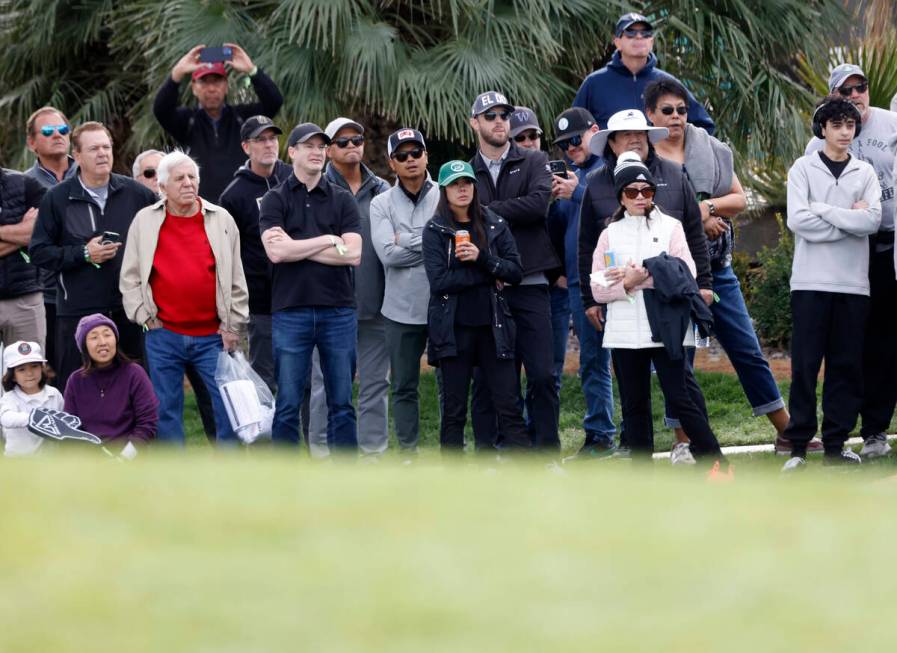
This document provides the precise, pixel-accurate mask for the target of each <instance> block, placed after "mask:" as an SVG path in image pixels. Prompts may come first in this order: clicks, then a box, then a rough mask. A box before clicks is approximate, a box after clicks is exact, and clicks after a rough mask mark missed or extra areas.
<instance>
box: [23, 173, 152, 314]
mask: <svg viewBox="0 0 897 653" xmlns="http://www.w3.org/2000/svg"><path fill="white" fill-rule="evenodd" d="M156 201H158V200H157V198H156V196H155V194H154V193H153V192H152V191H151V190H150V189H149V188H146V187H145V186H141V185H140V184H138V183H137V182H136V181H134V180H133V179H131V178H130V177H124V176H122V175H112V178H111V179H110V180H109V196H108V198H107V199H106V208H105V210H101V209H100V206H99V204H97V203H96V201H94V199H93V198H91V197H90V195H88V194H87V191H86V190H84V187H83V186H82V185H81V177H80V175H75V176H74V177H72V178H71V179H66V180H65V181H63V182H61V183H59V184H58V185H56V186H54V187H53V188H51V189H50V190H48V191H47V194H46V195H44V199H43V201H42V202H41V205H40V210H39V212H38V216H37V222H36V223H35V225H34V233H33V234H32V236H31V248H30V249H29V253H30V254H31V260H32V262H33V263H34V264H35V265H38V266H40V267H42V268H44V269H47V270H50V271H51V272H53V273H54V274H56V282H57V283H56V314H57V315H63V316H81V315H88V314H90V313H97V312H101V311H109V310H112V309H114V308H121V292H120V291H119V289H118V274H119V271H120V270H121V259H122V256H123V254H124V243H125V240H126V238H127V235H128V229H129V228H130V227H131V221H132V220H133V219H134V216H135V215H136V214H137V211H139V210H140V209H142V208H143V207H144V206H149V205H150V204H153V203H155V202H156ZM104 231H115V232H117V233H119V234H121V240H122V247H121V248H119V250H118V253H117V254H116V255H115V258H113V259H111V260H109V261H106V262H105V263H103V264H102V265H100V267H96V266H94V265H93V263H91V262H89V261H87V260H85V259H84V246H85V245H86V244H87V241H88V240H90V239H91V238H93V237H94V236H99V235H100V234H101V233H103V232H104Z"/></svg>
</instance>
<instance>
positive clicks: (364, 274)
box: [324, 163, 389, 320]
mask: <svg viewBox="0 0 897 653" xmlns="http://www.w3.org/2000/svg"><path fill="white" fill-rule="evenodd" d="M324 174H326V175H327V179H329V180H330V181H332V182H333V183H334V184H336V185H337V186H340V187H342V188H345V189H346V190H347V191H349V192H350V193H351V192H352V189H351V188H349V184H348V183H347V182H346V180H345V179H343V176H342V175H341V174H340V173H339V172H337V170H336V168H335V167H334V166H333V164H332V163H328V164H327V170H326V171H325V173H324ZM361 180H362V181H361V187H360V188H359V189H358V193H357V194H355V203H356V204H358V213H359V215H360V217H361V264H360V265H359V266H358V267H357V268H355V269H354V278H355V303H356V305H357V306H358V319H359V320H372V319H374V318H375V317H377V316H378V315H379V314H380V306H381V305H382V304H383V266H382V265H380V261H379V260H378V259H377V255H376V254H375V253H374V248H373V246H372V244H371V218H370V206H371V200H373V199H374V198H375V197H376V196H377V195H379V194H380V193H382V192H384V191H386V190H388V189H389V183H388V182H387V181H386V180H385V179H381V178H380V177H378V176H377V175H375V174H374V173H373V172H372V171H371V169H370V168H368V167H367V166H366V165H364V164H363V163H362V164H361Z"/></svg>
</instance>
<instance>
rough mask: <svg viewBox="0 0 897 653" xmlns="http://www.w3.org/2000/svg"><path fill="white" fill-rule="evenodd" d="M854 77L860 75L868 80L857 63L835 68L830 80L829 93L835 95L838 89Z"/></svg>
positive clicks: (844, 64) (843, 64)
mask: <svg viewBox="0 0 897 653" xmlns="http://www.w3.org/2000/svg"><path fill="white" fill-rule="evenodd" d="M853 75H859V76H860V77H862V78H863V79H866V73H864V72H863V69H862V68H860V67H859V66H857V65H856V64H855V63H842V64H841V65H840V66H835V68H834V70H832V74H831V75H829V78H828V92H829V93H833V92H834V91H835V89H836V88H838V87H839V86H841V84H843V83H844V80H846V79H847V78H848V77H852V76H853Z"/></svg>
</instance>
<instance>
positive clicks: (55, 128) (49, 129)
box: [40, 94, 849, 138]
mask: <svg viewBox="0 0 897 653" xmlns="http://www.w3.org/2000/svg"><path fill="white" fill-rule="evenodd" d="M848 95H849V94H848ZM70 131H72V128H71V127H69V126H68V125H44V126H43V127H41V128H40V133H41V134H43V135H44V136H46V137H47V138H49V137H50V136H52V135H53V132H59V135H60V136H65V135H66V134H68V133H69V132H70Z"/></svg>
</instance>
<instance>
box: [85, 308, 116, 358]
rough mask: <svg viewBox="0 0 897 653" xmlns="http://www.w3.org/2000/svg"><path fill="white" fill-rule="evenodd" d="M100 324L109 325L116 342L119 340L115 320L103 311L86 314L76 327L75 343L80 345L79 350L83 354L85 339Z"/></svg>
mask: <svg viewBox="0 0 897 653" xmlns="http://www.w3.org/2000/svg"><path fill="white" fill-rule="evenodd" d="M98 326H107V327H109V328H110V329H112V333H114V334H115V342H118V327H117V326H115V322H113V321H112V320H110V319H109V318H108V317H106V316H105V315H103V314H102V313H94V314H93V315H85V316H84V317H82V318H81V319H80V320H79V322H78V327H77V328H76V329H75V344H76V345H78V351H80V352H81V353H82V354H83V353H84V341H85V340H86V339H87V334H88V333H90V332H91V330H93V329H95V328H97V327H98Z"/></svg>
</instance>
